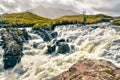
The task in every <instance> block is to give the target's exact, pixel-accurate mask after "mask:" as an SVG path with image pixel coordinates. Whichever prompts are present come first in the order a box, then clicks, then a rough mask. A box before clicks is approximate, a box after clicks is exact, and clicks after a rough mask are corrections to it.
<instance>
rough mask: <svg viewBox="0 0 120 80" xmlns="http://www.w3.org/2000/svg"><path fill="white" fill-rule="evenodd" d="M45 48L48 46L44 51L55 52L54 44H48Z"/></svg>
mask: <svg viewBox="0 0 120 80" xmlns="http://www.w3.org/2000/svg"><path fill="white" fill-rule="evenodd" d="M47 48H48V50H47V52H46V53H47V54H51V53H52V52H55V49H56V46H55V45H52V46H50V45H48V46H47Z"/></svg>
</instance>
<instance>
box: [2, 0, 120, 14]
mask: <svg viewBox="0 0 120 80" xmlns="http://www.w3.org/2000/svg"><path fill="white" fill-rule="evenodd" d="M43 3H51V5H52V6H53V5H54V6H53V7H58V8H61V9H67V10H72V11H75V12H78V13H82V11H83V9H85V10H86V11H87V13H88V14H95V13H103V14H108V15H119V14H120V8H119V5H120V1H119V0H1V1H0V13H12V12H21V11H26V10H30V9H34V8H36V7H37V6H39V5H44V6H48V5H45V4H43Z"/></svg>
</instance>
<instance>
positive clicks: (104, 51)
mask: <svg viewBox="0 0 120 80" xmlns="http://www.w3.org/2000/svg"><path fill="white" fill-rule="evenodd" d="M107 25H108V23H99V24H92V25H86V26H77V25H62V26H57V27H56V28H55V30H54V31H52V32H57V34H58V35H57V37H56V38H53V39H52V40H51V41H49V42H46V41H44V39H43V38H42V36H40V35H38V34H36V33H34V32H33V31H32V29H27V31H28V32H29V35H30V36H31V39H30V40H29V41H28V43H24V45H23V49H24V50H23V53H24V54H25V55H24V56H23V57H22V58H21V62H20V63H19V64H17V65H16V66H15V67H14V68H13V69H11V70H8V71H5V70H2V71H0V79H1V80H31V79H32V80H50V79H52V78H53V77H55V76H57V75H58V74H60V73H62V72H63V71H65V70H68V69H69V68H70V67H71V66H72V65H73V64H74V63H76V62H77V61H78V60H80V59H83V58H91V59H101V58H102V59H107V60H110V61H112V62H113V63H115V64H116V65H117V66H118V67H120V31H119V30H120V26H113V25H110V26H107ZM52 32H48V33H47V34H49V35H50V33H52ZM51 38H52V37H51V36H50V39H51ZM59 42H60V46H62V45H61V44H64V45H68V46H69V48H70V51H66V53H65V54H62V53H60V52H59V51H58V49H60V48H59V45H58V43H59ZM48 45H50V46H55V49H53V52H52V53H51V54H45V52H46V50H48V49H47V48H48V47H47V46H48ZM3 53H4V52H3V50H2V48H1V47H0V54H1V55H2V54H3ZM1 55H0V59H2V57H1ZM0 68H2V62H1V61H0ZM0 70H1V69H0Z"/></svg>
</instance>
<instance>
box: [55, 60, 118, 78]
mask: <svg viewBox="0 0 120 80" xmlns="http://www.w3.org/2000/svg"><path fill="white" fill-rule="evenodd" d="M53 80H120V68H117V67H116V66H115V65H114V64H113V63H111V62H109V61H105V60H90V59H84V60H80V61H78V62H77V63H76V64H74V65H73V66H72V67H71V68H70V69H69V70H68V71H65V72H63V73H61V74H60V75H58V76H57V77H55V78H54V79H53Z"/></svg>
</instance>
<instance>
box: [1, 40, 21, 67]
mask: <svg viewBox="0 0 120 80" xmlns="http://www.w3.org/2000/svg"><path fill="white" fill-rule="evenodd" d="M4 51H5V53H4V55H3V63H4V69H8V68H12V67H14V66H15V65H16V64H17V63H19V62H20V60H21V57H22V56H23V53H22V46H21V45H19V44H17V43H16V42H11V43H9V44H8V45H7V48H6V50H4Z"/></svg>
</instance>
